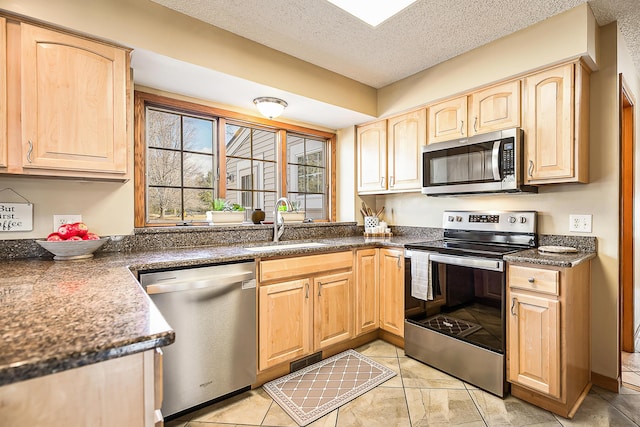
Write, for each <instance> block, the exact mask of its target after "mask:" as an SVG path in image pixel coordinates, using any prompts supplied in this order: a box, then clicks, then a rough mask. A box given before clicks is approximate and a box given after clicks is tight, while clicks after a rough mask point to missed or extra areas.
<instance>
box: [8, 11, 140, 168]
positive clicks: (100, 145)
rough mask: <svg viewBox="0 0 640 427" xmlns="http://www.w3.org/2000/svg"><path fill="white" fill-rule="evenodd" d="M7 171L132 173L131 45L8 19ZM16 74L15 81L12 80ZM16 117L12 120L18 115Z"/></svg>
mask: <svg viewBox="0 0 640 427" xmlns="http://www.w3.org/2000/svg"><path fill="white" fill-rule="evenodd" d="M7 27H8V29H7V30H8V31H7V39H8V50H7V63H8V64H9V68H11V67H17V68H19V73H15V74H16V75H15V76H13V75H12V74H11V73H10V75H9V79H10V80H9V81H8V83H9V85H16V87H19V88H20V89H19V91H15V93H13V92H10V93H9V100H8V105H7V108H8V109H9V110H10V111H12V113H10V114H9V117H10V123H9V156H8V163H9V164H8V168H7V170H6V171H5V172H9V173H18V174H26V175H45V176H64V177H79V178H97V179H116V180H124V179H128V172H129V171H128V163H129V160H128V159H129V145H130V144H129V140H130V138H129V137H128V131H127V119H128V114H129V111H130V110H129V108H128V91H129V89H130V81H129V72H128V71H129V49H125V48H122V47H119V46H114V45H111V44H107V43H102V42H100V41H95V40H91V39H88V38H85V37H81V36H76V35H72V34H69V33H66V32H62V31H58V30H55V29H51V28H48V27H46V28H45V27H41V26H38V25H32V24H30V23H25V22H17V21H13V20H12V19H11V20H9V22H8V24H7ZM11 79H13V80H15V81H11ZM12 117H13V119H11V118H12Z"/></svg>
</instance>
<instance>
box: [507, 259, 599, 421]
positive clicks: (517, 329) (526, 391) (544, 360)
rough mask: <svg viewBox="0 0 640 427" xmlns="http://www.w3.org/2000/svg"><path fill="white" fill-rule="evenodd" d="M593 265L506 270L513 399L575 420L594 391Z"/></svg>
mask: <svg viewBox="0 0 640 427" xmlns="http://www.w3.org/2000/svg"><path fill="white" fill-rule="evenodd" d="M590 277H591V263H590V262H589V261H587V262H583V263H581V264H578V265H577V266H575V267H572V268H556V267H547V266H539V265H535V266H534V265H531V264H510V265H509V266H508V269H507V283H508V286H507V307H508V313H507V318H508V320H507V377H508V381H509V382H510V383H511V394H512V395H514V396H516V397H518V398H520V399H523V400H526V401H528V402H530V403H533V404H534V405H537V406H540V407H542V408H544V409H547V410H549V411H551V412H554V413H556V414H558V415H561V416H563V417H566V418H572V417H573V415H574V414H575V412H576V411H577V410H578V408H579V406H580V404H581V403H582V401H583V400H584V398H585V397H586V395H587V393H588V392H589V390H590V388H591V328H590V311H591V309H590V306H591V305H590V301H591V279H590Z"/></svg>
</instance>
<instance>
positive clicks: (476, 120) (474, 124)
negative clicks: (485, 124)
mask: <svg viewBox="0 0 640 427" xmlns="http://www.w3.org/2000/svg"><path fill="white" fill-rule="evenodd" d="M473 131H474V132H478V116H476V118H475V120H474V121H473Z"/></svg>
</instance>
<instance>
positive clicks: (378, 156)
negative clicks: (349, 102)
mask: <svg viewBox="0 0 640 427" xmlns="http://www.w3.org/2000/svg"><path fill="white" fill-rule="evenodd" d="M357 134H358V142H357V156H358V160H357V161H358V193H379V192H381V191H384V190H386V189H387V182H386V180H387V121H386V120H381V121H379V122H374V123H369V124H368V125H364V126H359V127H358V131H357Z"/></svg>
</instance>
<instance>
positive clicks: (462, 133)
mask: <svg viewBox="0 0 640 427" xmlns="http://www.w3.org/2000/svg"><path fill="white" fill-rule="evenodd" d="M463 127H464V120H460V135H464V132H462V128H463Z"/></svg>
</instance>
